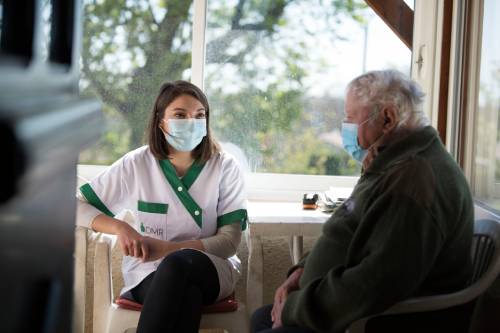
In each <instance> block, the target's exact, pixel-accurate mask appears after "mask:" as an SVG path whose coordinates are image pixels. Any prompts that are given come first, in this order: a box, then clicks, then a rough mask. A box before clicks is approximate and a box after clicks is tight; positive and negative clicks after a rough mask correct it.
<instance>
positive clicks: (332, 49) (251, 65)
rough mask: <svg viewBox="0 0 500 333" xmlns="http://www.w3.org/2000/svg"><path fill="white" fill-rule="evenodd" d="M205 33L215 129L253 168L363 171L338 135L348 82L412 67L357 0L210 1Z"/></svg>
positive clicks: (338, 172) (325, 172) (396, 41)
mask: <svg viewBox="0 0 500 333" xmlns="http://www.w3.org/2000/svg"><path fill="white" fill-rule="evenodd" d="M206 36H207V40H206V43H207V49H206V67H205V90H206V92H207V95H208V98H209V101H210V103H211V108H212V110H213V111H212V114H213V118H212V119H213V121H212V128H213V129H214V132H215V134H216V136H217V137H218V138H219V140H221V141H222V142H223V143H224V144H226V145H227V144H230V145H231V147H230V149H229V150H230V151H235V150H236V151H240V152H242V153H243V154H245V156H246V157H247V159H248V164H249V167H250V169H251V170H252V171H257V172H277V173H296V174H316V175H355V174H358V173H359V171H360V168H359V166H358V164H357V163H356V162H355V161H353V160H352V159H350V158H349V156H348V155H347V153H345V152H344V150H343V149H342V140H341V136H340V126H341V121H342V119H343V105H344V89H345V86H346V85H347V83H348V82H349V81H350V80H351V79H353V78H354V77H355V76H358V75H360V74H361V73H363V72H365V71H368V70H373V69H385V68H396V69H399V70H401V71H403V72H404V73H407V74H409V72H410V62H411V52H410V50H408V49H407V48H406V46H404V44H403V43H402V42H401V41H400V40H399V39H398V38H397V37H396V35H395V34H394V33H393V32H392V31H390V29H389V28H388V27H387V26H386V25H385V24H384V23H383V22H382V20H381V19H379V18H378V16H376V15H375V14H374V13H373V11H372V10H371V9H370V8H368V7H367V6H366V4H365V3H364V1H361V0H359V1H354V2H351V1H349V2H347V1H333V0H331V1H321V0H316V1H315V0H302V1H301V0H299V1H293V2H285V1H258V0H249V1H236V0H233V1H226V0H209V1H208V17H207V35H206ZM380 41H383V45H381V43H380ZM235 146H236V148H235Z"/></svg>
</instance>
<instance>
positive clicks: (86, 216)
mask: <svg viewBox="0 0 500 333" xmlns="http://www.w3.org/2000/svg"><path fill="white" fill-rule="evenodd" d="M133 181H135V179H134V178H133V173H132V165H131V161H130V159H129V158H128V157H127V155H125V156H124V157H122V158H121V159H119V160H118V161H116V162H115V163H113V164H112V165H111V166H110V167H109V168H107V169H106V170H104V171H103V172H102V173H101V174H99V175H98V176H97V177H96V178H94V179H92V180H91V181H90V182H88V183H86V184H83V185H82V186H81V187H80V188H79V189H78V193H77V196H76V197H77V199H78V200H77V219H76V221H77V222H76V223H77V225H81V226H84V227H89V228H90V226H91V224H92V221H93V220H94V218H95V217H96V216H97V215H99V214H106V215H108V216H115V215H116V214H117V213H119V212H120V210H122V209H124V208H126V207H125V206H126V201H127V199H128V197H129V189H128V183H129V182H133Z"/></svg>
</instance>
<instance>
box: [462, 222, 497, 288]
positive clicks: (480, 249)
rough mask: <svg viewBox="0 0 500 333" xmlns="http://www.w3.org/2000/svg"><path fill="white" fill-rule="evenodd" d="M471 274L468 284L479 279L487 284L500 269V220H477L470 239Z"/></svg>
mask: <svg viewBox="0 0 500 333" xmlns="http://www.w3.org/2000/svg"><path fill="white" fill-rule="evenodd" d="M471 255H472V276H471V279H470V281H469V285H472V284H475V283H477V282H482V281H479V280H480V279H481V280H487V281H485V282H487V283H486V286H485V288H487V286H489V285H490V284H491V283H492V282H493V280H494V279H495V278H496V277H497V275H498V274H499V271H500V222H497V221H493V220H477V221H475V223H474V238H473V240H472V248H471Z"/></svg>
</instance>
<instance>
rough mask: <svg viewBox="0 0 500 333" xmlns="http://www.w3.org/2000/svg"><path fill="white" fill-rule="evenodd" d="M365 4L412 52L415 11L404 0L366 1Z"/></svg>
mask: <svg viewBox="0 0 500 333" xmlns="http://www.w3.org/2000/svg"><path fill="white" fill-rule="evenodd" d="M365 2H366V3H367V5H368V6H370V7H371V8H372V9H373V11H374V12H375V13H376V14H377V15H378V16H380V18H381V19H382V20H383V21H384V22H385V23H386V24H387V25H388V26H389V28H391V30H392V31H394V33H395V34H396V35H397V36H398V37H399V39H401V41H402V42H403V43H404V44H405V45H406V46H407V47H408V48H409V49H410V50H411V49H412V42H413V10H411V8H410V7H408V5H407V4H406V3H405V2H404V1H403V0H365Z"/></svg>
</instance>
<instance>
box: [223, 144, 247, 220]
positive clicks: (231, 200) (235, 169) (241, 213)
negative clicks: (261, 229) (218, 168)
mask: <svg viewBox="0 0 500 333" xmlns="http://www.w3.org/2000/svg"><path fill="white" fill-rule="evenodd" d="M247 219H248V215H247V200H246V191H245V178H244V175H243V173H242V172H241V170H240V167H239V165H238V163H237V162H236V161H235V160H234V158H233V157H232V156H230V155H228V154H227V153H226V154H225V158H224V160H223V162H222V178H221V181H220V184H219V201H218V203H217V228H220V227H222V226H224V225H228V224H233V223H238V224H239V225H240V226H241V230H245V229H246V226H247Z"/></svg>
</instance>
